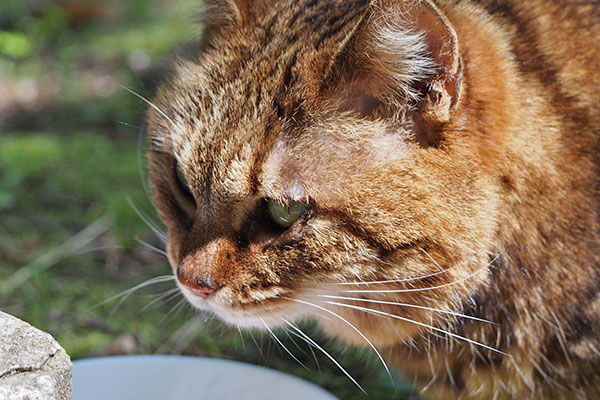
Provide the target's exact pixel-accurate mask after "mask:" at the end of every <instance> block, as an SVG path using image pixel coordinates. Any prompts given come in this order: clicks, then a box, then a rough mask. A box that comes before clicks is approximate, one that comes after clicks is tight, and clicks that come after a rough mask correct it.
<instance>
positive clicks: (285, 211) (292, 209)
mask: <svg viewBox="0 0 600 400" xmlns="http://www.w3.org/2000/svg"><path fill="white" fill-rule="evenodd" d="M267 201H268V209H269V216H270V217H271V219H272V220H273V221H274V222H275V223H277V225H279V226H281V227H283V228H289V227H290V226H292V224H293V223H294V222H296V221H297V220H298V218H300V216H301V215H302V213H303V212H304V210H305V209H306V206H307V205H308V204H306V203H301V202H299V201H290V202H289V204H287V205H285V206H282V205H281V204H279V203H278V202H276V201H275V200H271V199H269V200H267Z"/></svg>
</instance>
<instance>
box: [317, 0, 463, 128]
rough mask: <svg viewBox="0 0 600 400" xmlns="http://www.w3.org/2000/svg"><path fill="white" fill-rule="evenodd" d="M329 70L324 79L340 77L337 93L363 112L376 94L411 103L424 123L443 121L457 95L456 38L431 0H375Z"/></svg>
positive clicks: (387, 100) (382, 99)
mask: <svg viewBox="0 0 600 400" xmlns="http://www.w3.org/2000/svg"><path fill="white" fill-rule="evenodd" d="M328 75H329V76H328V79H327V83H326V84H328V85H329V84H331V83H333V82H336V81H337V83H341V85H342V86H344V88H342V90H339V86H338V90H336V91H335V93H338V94H341V95H342V96H347V97H348V99H349V103H348V104H349V108H354V109H356V110H357V111H359V112H361V113H362V114H365V113H367V114H368V112H369V111H370V110H371V109H372V108H373V106H372V104H374V101H375V100H377V101H379V102H382V103H387V104H389V103H390V102H392V104H393V103H396V105H398V106H400V105H406V104H411V103H412V104H417V110H418V111H420V113H422V114H423V117H422V119H423V120H424V121H426V122H427V123H440V122H441V123H443V122H447V121H448V120H449V119H450V115H451V113H452V111H453V110H454V108H455V107H456V105H457V104H458V102H459V99H460V88H461V85H460V83H461V78H462V65H461V60H460V55H459V51H458V39H457V36H456V33H455V31H454V29H453V28H452V26H451V24H450V22H449V21H448V19H447V18H446V17H445V16H444V14H443V13H442V12H441V10H440V9H439V8H437V7H436V6H435V4H433V3H432V2H431V1H429V0H420V1H417V0H374V1H372V2H371V4H370V5H369V7H368V9H367V11H366V12H365V14H364V15H363V17H362V18H361V20H360V21H359V22H358V23H357V24H356V26H355V27H354V29H353V30H352V31H351V32H350V33H349V35H348V36H347V37H346V39H345V40H344V41H343V42H342V44H341V45H340V48H339V50H338V52H337V54H336V56H335V57H334V58H333V60H332V62H331V64H330V66H329V74H328ZM334 85H335V83H334Z"/></svg>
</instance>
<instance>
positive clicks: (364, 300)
mask: <svg viewBox="0 0 600 400" xmlns="http://www.w3.org/2000/svg"><path fill="white" fill-rule="evenodd" d="M313 296H318V297H324V298H327V299H336V300H351V301H362V302H364V303H375V304H387V305H391V306H401V307H408V308H418V309H421V310H427V311H434V312H439V313H443V314H449V315H454V316H456V317H462V318H466V319H471V320H473V321H479V322H485V323H488V324H492V325H498V324H497V323H496V322H493V321H488V320H487V319H482V318H477V317H473V316H470V315H466V314H461V313H458V312H454V311H450V310H442V309H439V308H432V307H427V306H420V305H417V304H409V303H397V302H394V301H384V300H372V299H360V298H357V297H344V296H333V295H328V294H316V295H313Z"/></svg>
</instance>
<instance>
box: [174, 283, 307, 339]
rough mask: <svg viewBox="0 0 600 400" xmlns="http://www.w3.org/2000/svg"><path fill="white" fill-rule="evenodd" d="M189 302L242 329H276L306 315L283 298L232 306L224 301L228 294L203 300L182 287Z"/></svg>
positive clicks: (217, 294)
mask: <svg viewBox="0 0 600 400" xmlns="http://www.w3.org/2000/svg"><path fill="white" fill-rule="evenodd" d="M181 291H182V293H183V294H184V296H185V298H186V299H187V300H188V302H189V303H190V304H191V305H192V306H194V307H195V308H197V309H199V310H201V311H207V312H211V313H213V314H215V315H216V316H218V317H219V318H220V319H221V320H223V321H225V322H226V323H228V324H231V325H234V326H236V327H240V328H259V329H265V327H269V328H275V327H278V326H282V325H285V324H286V322H285V321H295V320H298V319H300V318H302V317H303V316H304V315H305V314H306V313H305V312H304V311H303V310H301V309H299V308H298V307H297V306H296V305H295V304H294V303H292V302H291V301H288V300H284V299H281V298H270V299H266V300H263V301H261V302H257V303H250V304H243V305H230V304H228V303H227V302H225V301H223V298H227V297H229V296H227V294H220V293H216V296H210V297H208V298H203V297H201V296H198V295H196V294H194V293H192V292H191V291H190V290H188V289H187V288H185V287H181Z"/></svg>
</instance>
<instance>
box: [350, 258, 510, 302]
mask: <svg viewBox="0 0 600 400" xmlns="http://www.w3.org/2000/svg"><path fill="white" fill-rule="evenodd" d="M498 257H500V254H498V255H497V256H496V257H494V259H492V260H491V261H490V262H489V263H487V264H486V265H485V266H483V267H481V268H479V269H478V270H476V271H475V272H473V273H471V274H469V275H467V276H466V277H464V278H462V279H459V280H457V281H454V282H450V283H446V284H444V285H438V286H430V287H425V288H414V289H381V290H379V289H355V290H344V292H346V293H410V292H425V291H428V290H436V289H442V288H445V287H448V286H453V285H457V284H459V283H461V282H464V281H466V280H468V279H471V278H472V277H474V276H475V275H477V274H479V273H480V272H482V271H484V270H486V269H487V268H489V266H490V265H492V264H493V263H494V261H496V260H497V259H498Z"/></svg>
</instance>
